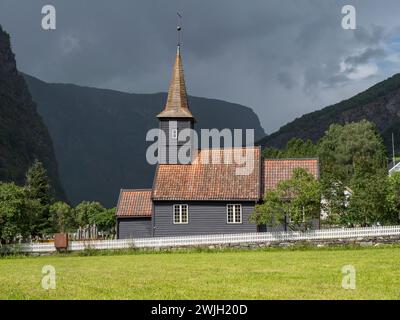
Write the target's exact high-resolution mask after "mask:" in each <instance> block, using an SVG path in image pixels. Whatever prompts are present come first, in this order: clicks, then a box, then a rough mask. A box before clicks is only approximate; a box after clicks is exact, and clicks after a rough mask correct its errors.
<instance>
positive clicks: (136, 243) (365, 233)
mask: <svg viewBox="0 0 400 320" xmlns="http://www.w3.org/2000/svg"><path fill="white" fill-rule="evenodd" d="M397 235H400V226H385V227H367V228H337V229H325V230H313V231H307V232H300V231H287V232H258V233H237V234H212V235H194V236H177V237H158V238H134V239H119V240H86V241H70V242H69V248H68V249H69V250H71V251H80V250H84V249H86V248H91V249H129V248H163V247H181V246H204V245H224V244H225V245H226V244H232V245H234V244H239V243H268V242H285V241H307V240H332V239H348V238H365V237H382V236H397ZM11 247H12V246H11ZM14 247H15V249H18V250H19V251H21V252H26V253H30V252H32V253H33V252H37V253H44V252H54V251H56V249H55V247H54V244H53V243H23V244H19V245H15V246H14Z"/></svg>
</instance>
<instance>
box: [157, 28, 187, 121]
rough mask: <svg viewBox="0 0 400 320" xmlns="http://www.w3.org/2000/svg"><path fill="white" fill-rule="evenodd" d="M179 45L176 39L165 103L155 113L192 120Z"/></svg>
mask: <svg viewBox="0 0 400 320" xmlns="http://www.w3.org/2000/svg"><path fill="white" fill-rule="evenodd" d="M177 30H178V35H179V32H180V30H181V27H180V26H178V28H177ZM180 47H181V45H180V40H178V46H177V49H176V57H175V64H174V68H173V71H172V79H171V83H170V85H169V90H168V98H167V103H166V104H165V108H164V110H163V111H162V112H161V113H160V114H158V115H157V118H192V119H193V120H194V117H193V115H192V113H191V112H190V110H189V104H188V99H187V94H186V86H185V78H184V75H183V66H182V58H181V52H180V51H181V50H180Z"/></svg>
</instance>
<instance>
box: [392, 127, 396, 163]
mask: <svg viewBox="0 0 400 320" xmlns="http://www.w3.org/2000/svg"><path fill="white" fill-rule="evenodd" d="M392 152H393V153H392V155H393V167H394V166H395V165H396V155H395V153H394V133H393V132H392Z"/></svg>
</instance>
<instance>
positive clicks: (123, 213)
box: [116, 189, 153, 217]
mask: <svg viewBox="0 0 400 320" xmlns="http://www.w3.org/2000/svg"><path fill="white" fill-rule="evenodd" d="M152 210H153V203H152V201H151V189H122V190H121V193H120V195H119V200H118V206H117V211H116V215H117V217H150V216H151V214H152Z"/></svg>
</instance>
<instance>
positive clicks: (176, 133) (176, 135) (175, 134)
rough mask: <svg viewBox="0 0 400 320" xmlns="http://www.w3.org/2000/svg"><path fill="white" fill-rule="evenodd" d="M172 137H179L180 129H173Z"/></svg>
mask: <svg viewBox="0 0 400 320" xmlns="http://www.w3.org/2000/svg"><path fill="white" fill-rule="evenodd" d="M171 138H172V139H174V140H176V139H178V129H172V130H171Z"/></svg>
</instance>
